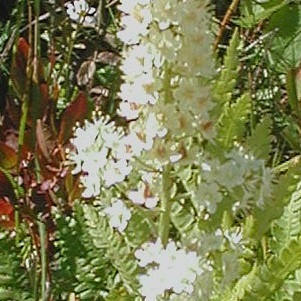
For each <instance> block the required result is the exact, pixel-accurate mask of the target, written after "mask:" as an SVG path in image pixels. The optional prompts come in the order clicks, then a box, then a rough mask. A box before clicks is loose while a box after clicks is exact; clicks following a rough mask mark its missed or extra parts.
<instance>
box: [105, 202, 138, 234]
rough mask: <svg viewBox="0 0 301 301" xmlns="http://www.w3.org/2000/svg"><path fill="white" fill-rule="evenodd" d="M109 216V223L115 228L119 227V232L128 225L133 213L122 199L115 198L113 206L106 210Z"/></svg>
mask: <svg viewBox="0 0 301 301" xmlns="http://www.w3.org/2000/svg"><path fill="white" fill-rule="evenodd" d="M104 213H105V214H106V215H107V216H108V217H109V223H110V225H111V226H112V227H113V228H117V230H118V231H119V232H123V231H124V230H125V228H126V227H127V224H128V221H129V220H130V218H131V216H132V214H131V211H130V210H129V209H128V208H127V207H126V206H125V205H124V203H123V202H122V201H121V200H115V201H114V202H113V204H112V206H111V207H108V208H106V209H105V210H104Z"/></svg>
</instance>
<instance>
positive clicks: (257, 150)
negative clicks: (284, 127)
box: [246, 116, 272, 160]
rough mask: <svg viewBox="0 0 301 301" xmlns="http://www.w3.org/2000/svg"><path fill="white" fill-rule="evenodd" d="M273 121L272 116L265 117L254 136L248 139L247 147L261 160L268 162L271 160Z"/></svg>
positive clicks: (255, 130) (253, 133)
mask: <svg viewBox="0 0 301 301" xmlns="http://www.w3.org/2000/svg"><path fill="white" fill-rule="evenodd" d="M271 127H272V119H271V117H270V116H266V117H264V119H263V120H262V121H261V122H260V123H259V124H257V126H256V128H255V129H254V131H253V132H252V135H251V136H249V137H247V139H246V146H247V148H248V149H249V150H250V151H251V153H252V154H253V155H254V156H255V157H256V158H260V159H264V160H267V159H268V158H269V153H270V151H271V149H270V143H271V140H272V137H271Z"/></svg>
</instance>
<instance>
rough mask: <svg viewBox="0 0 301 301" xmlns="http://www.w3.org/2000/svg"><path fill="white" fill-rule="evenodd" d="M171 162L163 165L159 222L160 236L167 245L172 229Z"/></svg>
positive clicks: (164, 244)
mask: <svg viewBox="0 0 301 301" xmlns="http://www.w3.org/2000/svg"><path fill="white" fill-rule="evenodd" d="M171 184H172V183H171V179H170V164H167V165H166V166H164V167H163V173H162V194H161V215H160V223H159V237H160V239H161V242H162V244H163V246H166V245H167V242H168V237H169V229H170V213H171V204H172V203H171V202H172V200H171V199H170V188H171Z"/></svg>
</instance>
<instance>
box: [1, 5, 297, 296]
mask: <svg viewBox="0 0 301 301" xmlns="http://www.w3.org/2000/svg"><path fill="white" fill-rule="evenodd" d="M275 2H277V1H275ZM37 3H38V2H37ZM104 4H106V5H104ZM232 4H233V6H232V7H234V4H235V1H233V3H232ZM235 5H237V3H236V4H235ZM263 5H264V4H263ZM287 5H289V4H287ZM94 6H95V5H94ZM94 6H93V7H92V6H91V7H90V5H89V4H88V3H86V2H85V1H84V0H75V1H74V2H72V3H71V2H70V3H68V4H67V5H66V7H64V9H65V10H66V13H67V14H68V15H69V17H70V19H71V20H72V22H74V23H73V39H74V40H72V42H71V44H69V47H70V49H69V50H67V52H66V60H62V61H60V60H57V61H50V65H49V66H51V68H50V69H47V70H44V69H43V63H42V61H39V59H38V58H37V57H36V56H35V55H33V54H34V53H35V50H34V49H35V48H34V47H35V46H34V45H31V44H30V43H28V42H27V41H26V40H25V39H24V38H20V39H18V43H17V48H16V49H17V50H16V53H15V54H14V56H13V62H12V69H11V85H12V87H13V92H14V94H15V101H11V103H10V111H9V112H10V114H8V116H9V117H10V118H9V119H8V120H10V122H12V123H13V122H17V120H20V121H18V122H17V126H19V132H18V140H17V141H18V142H17V143H15V144H12V142H13V140H12V138H11V136H9V135H5V139H6V140H4V141H3V142H2V141H1V143H0V152H1V154H2V157H0V163H1V164H0V170H1V173H0V183H1V186H0V197H1V198H0V206H1V207H0V210H1V211H0V212H1V220H0V224H1V225H2V226H3V227H4V230H3V231H1V233H0V234H1V236H0V244H1V258H0V300H88V301H90V300H121V301H122V300H136V301H139V300H141V301H142V300H146V301H159V300H162V301H163V300H181V301H182V300H196V301H198V300H202V301H203V300H208V301H209V300H213V301H214V300H216V301H217V300H223V301H230V300H231V301H234V300H237V301H238V300H275V301H276V300H279V301H280V300H281V301H282V300H299V299H300V296H301V288H300V277H301V269H300V267H301V237H300V231H301V220H300V213H301V212H300V211H301V184H300V183H301V182H300V180H301V179H300V171H301V167H300V163H299V161H298V157H297V156H296V157H293V160H292V159H291V158H289V159H290V160H287V161H285V158H284V159H283V158H281V159H279V152H277V151H275V145H276V147H277V145H279V144H278V143H279V141H280V140H279V139H280V138H279V137H276V136H275V133H274V129H275V127H276V126H275V118H274V117H275V116H273V115H272V114H270V113H271V112H269V113H268V114H266V113H265V112H263V111H262V110H261V109H260V108H258V106H256V105H255V104H254V103H255V102H256V100H257V97H258V98H260V96H261V94H260V93H258V94H256V93H255V94H254V89H255V92H256V91H257V89H258V91H259V88H258V87H257V86H255V87H254V85H251V87H249V88H248V86H247V85H246V84H245V83H244V82H243V80H244V76H246V75H245V73H243V68H242V64H244V62H245V61H246V60H247V59H246V57H243V58H242V54H243V55H246V52H245V51H244V49H245V44H244V43H246V41H245V40H244V33H245V32H244V30H245V28H247V27H248V26H250V27H251V25H253V24H251V19H250V18H249V19H248V18H247V12H249V13H250V14H251V12H250V11H248V10H247V8H249V9H251V8H252V9H255V8H256V9H258V10H259V11H260V13H261V14H262V15H261V18H262V19H260V21H263V20H265V18H270V17H271V16H272V14H273V13H274V12H278V11H279V10H281V9H283V8H284V9H286V8H287V7H286V6H285V4H283V5H281V4H278V3H275V4H274V6H271V7H266V8H267V11H266V14H264V12H262V10H261V6H260V5H259V6H258V5H255V4H254V6H252V5H251V4H250V2H249V1H245V2H244V3H243V4H242V5H241V14H242V17H241V19H240V23H239V21H236V23H237V27H236V28H234V30H233V33H232V36H231V38H230V40H229V45H228V46H227V49H226V52H225V55H223V59H222V61H220V58H219V57H218V55H217V54H216V53H214V52H213V47H212V46H213V45H214V34H213V32H214V26H212V8H211V5H210V1H207V0H202V1H201V0H189V1H185V0H173V1H161V0H131V1H129V0H128V1H127V0H122V1H120V3H119V4H118V5H117V6H116V7H114V9H111V6H113V4H112V3H105V1H104V2H102V1H100V2H99V5H98V6H97V8H94ZM104 9H107V12H108V13H110V14H111V17H112V15H114V14H115V16H118V21H117V19H114V20H113V21H112V20H111V21H110V22H111V23H110V25H108V24H107V25H106V26H104V22H105V21H104V19H100V18H98V19H97V18H96V19H95V17H94V13H95V11H96V10H97V11H98V16H99V14H100V12H102V13H103V10H104ZM244 14H245V16H244ZM102 16H104V15H103V14H102ZM259 17H260V16H259ZM243 21H244V22H243ZM247 21H248V22H249V23H247ZM257 21H258V20H256V21H254V23H256V22H257ZM117 22H119V23H118V24H117ZM234 23H235V22H234ZM91 24H92V26H94V27H95V28H97V29H98V30H100V29H101V28H102V29H103V32H101V33H100V32H98V33H97V37H98V38H100V37H102V38H103V39H104V41H106V39H105V38H104V37H106V38H108V36H106V31H110V30H112V28H113V30H112V31H114V30H115V29H116V28H118V32H117V33H116V34H117V37H118V39H119V41H118V42H117V43H119V44H116V45H115V48H116V49H115V51H114V50H112V49H111V50H110V51H109V50H107V52H106V56H107V57H108V56H109V57H110V58H111V59H113V61H114V62H110V63H109V61H108V59H106V60H105V62H104V61H101V59H99V53H98V52H97V50H95V52H94V54H93V57H92V58H89V59H88V60H87V61H85V62H84V63H82V65H81V67H80V71H78V72H79V73H77V80H78V84H79V82H81V83H82V82H84V83H85V85H86V89H87V90H86V91H81V92H79V91H77V90H76V89H75V90H74V91H72V89H71V88H70V87H69V86H68V87H66V86H64V84H66V83H68V84H69V83H70V81H71V80H72V72H73V71H72V68H71V69H65V68H67V67H68V63H70V61H71V58H72V51H73V49H74V47H75V44H76V42H77V39H78V35H80V34H81V30H85V27H88V28H89V26H91ZM250 24H251V25H250ZM110 26H112V27H110ZM233 26H234V25H233ZM239 26H240V27H239ZM241 28H243V30H241ZM87 30H88V29H87ZM241 32H242V34H241ZM102 34H103V35H104V36H101V35H102ZM54 45H56V44H55V43H54ZM119 45H121V46H119ZM108 47H109V46H108ZM118 47H119V48H118ZM113 48H114V47H113ZM248 49H250V48H248ZM102 57H103V56H102ZM116 57H118V59H117V58H116ZM97 58H98V59H99V60H100V61H97ZM116 61H118V63H116ZM32 62H34V63H33V64H32ZM97 64H98V65H97ZM117 65H118V71H117V70H116V69H117ZM49 66H48V67H49ZM246 66H247V67H246V68H245V69H248V68H249V67H250V66H249V65H248V64H247V63H246ZM97 68H99V69H97ZM267 68H268V67H267ZM100 70H103V72H101V71H100ZM268 71H270V70H269V69H267V71H266V72H268ZM47 72H50V73H47ZM85 72H86V73H85ZM112 73H113V74H114V75H115V76H116V85H119V92H118V93H117V92H116V91H117V89H116V86H115V84H112V83H110V84H108V89H109V90H110V89H111V90H113V95H112V94H111V95H110V96H111V97H115V98H116V99H115V102H114V104H112V105H108V106H101V105H98V104H91V103H90V102H89V101H90V100H91V93H90V94H89V93H87V91H89V89H90V92H91V90H92V89H94V88H95V87H94V88H93V85H94V84H95V82H97V84H99V85H101V84H100V82H101V81H104V82H106V83H108V80H107V81H106V80H105V79H104V80H103V78H102V80H101V79H100V77H101V76H100V75H101V74H102V75H104V77H105V76H107V79H108V78H109V80H113V79H112V78H111V77H110V74H112ZM46 74H48V75H49V76H48V77H47V76H46ZM79 74H80V75H81V76H80V75H79ZM279 77H280V78H281V76H279ZM45 78H47V81H46V80H45ZM79 78H80V80H79ZM20 79H21V81H20ZM22 79H23V81H22ZM282 80H283V77H282ZM294 80H295V78H293V81H294ZM256 85H257V83H256ZM263 85H264V84H263V83H262V87H260V88H262V89H264V88H265V87H263ZM294 85H295V83H294ZM294 85H293V87H295V86H294ZM284 86H285V82H284ZM270 88H271V87H270ZM295 88H296V87H295ZM271 89H272V88H271ZM272 90H273V89H272ZM54 91H56V93H54ZM94 91H95V89H94ZM277 91H278V90H277ZM115 92H116V93H115ZM30 93H31V94H30ZM72 94H73V101H72V102H70V103H66V102H65V101H66V99H68V97H69V98H70V97H71V96H70V95H72ZM54 95H56V96H57V99H56V103H57V104H58V103H59V99H61V105H57V104H56V105H55V106H54V105H53V102H52V101H53V96H54ZM39 100H43V102H42V105H41V106H39V107H37V106H35V107H32V105H33V104H36V103H38V102H39ZM111 101H113V100H112V99H111ZM297 106H298V104H297V103H295V110H298V108H297ZM91 107H92V109H91ZM14 108H19V110H17V112H18V114H16V115H17V116H16V115H13V114H12V113H11V112H12V110H13V109H14ZM296 112H297V111H296ZM294 118H296V116H294ZM296 119H297V118H296ZM276 121H277V120H276ZM278 122H279V120H278ZM292 124H293V123H292ZM278 125H279V124H278ZM278 125H277V126H278ZM294 125H295V126H296V127H297V126H298V124H297V122H296V123H294ZM281 126H284V125H283V124H281ZM27 139H28V140H27ZM284 140H285V139H284ZM286 140H288V139H286ZM275 141H276V142H275ZM296 152H297V149H294V153H293V154H294V155H296ZM288 155H290V152H287V153H286V156H288ZM277 164H279V165H277Z"/></svg>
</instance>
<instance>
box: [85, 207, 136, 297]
mask: <svg viewBox="0 0 301 301" xmlns="http://www.w3.org/2000/svg"><path fill="white" fill-rule="evenodd" d="M82 209H83V214H84V217H85V224H86V225H87V230H88V232H89V235H90V236H91V239H92V241H93V243H94V245H95V247H96V248H97V249H99V250H100V251H101V252H100V256H103V255H101V254H102V253H103V250H105V256H106V258H107V259H108V260H110V262H111V264H112V265H113V266H114V267H115V269H116V270H117V271H118V273H119V275H120V278H121V280H122V281H123V283H124V284H125V285H126V287H127V288H128V289H129V290H130V292H137V291H138V288H139V283H138V280H137V278H136V277H135V276H136V275H137V273H138V265H137V262H136V260H135V259H134V257H133V250H131V248H130V247H129V245H128V243H127V241H126V240H125V239H124V238H123V237H122V236H121V235H120V234H119V233H118V232H116V231H114V230H113V228H111V227H110V226H109V224H108V222H107V219H106V217H105V216H103V215H101V213H100V212H99V210H97V209H96V208H95V207H93V206H91V205H84V206H83V208H82Z"/></svg>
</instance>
